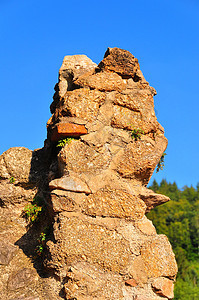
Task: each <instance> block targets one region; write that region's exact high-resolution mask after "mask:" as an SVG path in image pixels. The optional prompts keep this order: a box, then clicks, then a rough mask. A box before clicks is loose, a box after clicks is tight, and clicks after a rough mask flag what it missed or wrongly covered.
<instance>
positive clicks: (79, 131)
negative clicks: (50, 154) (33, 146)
mask: <svg viewBox="0 0 199 300" xmlns="http://www.w3.org/2000/svg"><path fill="white" fill-rule="evenodd" d="M83 134H87V129H86V128H85V126H84V125H79V124H72V123H59V124H57V125H56V126H55V128H54V129H53V131H52V133H51V141H52V142H57V141H59V140H60V139H63V138H66V137H79V136H80V135H83Z"/></svg>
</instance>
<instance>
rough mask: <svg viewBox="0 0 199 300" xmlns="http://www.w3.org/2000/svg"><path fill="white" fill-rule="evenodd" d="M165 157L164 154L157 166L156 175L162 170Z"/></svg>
mask: <svg viewBox="0 0 199 300" xmlns="http://www.w3.org/2000/svg"><path fill="white" fill-rule="evenodd" d="M165 155H167V154H166V153H165V152H164V153H163V154H162V156H161V158H160V161H159V163H158V164H157V168H156V173H158V172H159V171H160V170H163V168H164V158H165Z"/></svg>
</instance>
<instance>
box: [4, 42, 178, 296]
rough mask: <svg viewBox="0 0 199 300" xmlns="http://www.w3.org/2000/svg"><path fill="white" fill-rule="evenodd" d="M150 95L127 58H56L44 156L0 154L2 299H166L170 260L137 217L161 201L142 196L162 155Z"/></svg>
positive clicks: (164, 243) (172, 272)
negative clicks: (59, 144)
mask: <svg viewBox="0 0 199 300" xmlns="http://www.w3.org/2000/svg"><path fill="white" fill-rule="evenodd" d="M155 94H156V91H155V89H154V88H152V87H150V86H149V83H148V82H147V81H146V80H145V78H144V76H143V74H142V72H141V70H140V67H139V64H138V60H137V59H136V58H135V57H134V56H133V55H132V54H131V53H130V52H128V51H126V50H122V49H119V48H112V49H111V48H109V49H108V50H107V52H106V53H105V56H104V59H103V60H102V61H101V62H100V63H99V65H98V66H97V65H96V64H95V63H93V62H92V61H91V60H90V59H89V58H87V57H86V56H85V55H74V56H66V57H65V58H64V61H63V64H62V66H61V68H60V71H59V80H58V83H57V84H56V85H55V94H54V96H53V102H52V104H51V107H50V108H51V112H52V116H51V118H50V119H49V121H48V122H47V139H46V141H45V145H44V147H43V148H42V149H38V150H35V151H30V150H28V149H26V148H23V147H17V148H11V149H9V150H7V151H6V152H4V153H3V154H2V155H0V298H1V299H8V300H14V299H16V300H17V299H18V300H43V299H50V300H51V299H52V300H54V299H57V300H58V299H60V300H61V299H71V300H74V299H76V300H94V299H96V300H104V299H107V300H108V299H109V300H113V299H115V300H120V299H121V300H122V299H123V300H130V299H132V300H135V299H136V300H161V299H172V298H173V282H174V280H175V277H176V273H177V265H176V261H175V256H174V254H173V252H172V249H171V245H170V244H169V242H168V239H167V238H166V236H164V235H158V234H157V233H156V230H155V228H154V226H153V224H152V222H151V221H149V220H148V219H147V217H146V216H145V214H146V212H148V211H149V210H150V209H153V208H154V207H155V206H157V205H160V204H162V203H165V202H167V201H169V198H168V197H166V196H164V195H159V194H155V193H154V192H153V191H151V190H148V189H147V188H146V185H147V183H148V182H149V180H150V177H151V175H152V173H153V171H154V169H155V167H156V165H157V163H158V162H159V160H160V158H161V156H162V154H163V152H164V150H165V149H166V146H167V139H166V138H165V137H164V129H163V128H162V126H161V125H160V124H159V123H158V121H157V119H156V116H155V112H154V101H153V96H154V95H155ZM136 130H142V133H141V135H140V136H137V137H135V136H133V132H135V131H136ZM69 136H73V137H75V139H74V140H72V141H71V142H70V143H68V144H66V145H65V146H64V147H63V148H62V149H60V148H59V147H56V142H57V141H58V140H59V139H61V138H65V137H69ZM12 177H13V178H14V182H13V180H10V179H11V178H12ZM38 199H39V200H38ZM33 200H34V201H33ZM37 201H40V202H37ZM31 205H36V207H37V206H38V205H39V206H40V205H41V206H42V210H41V213H40V214H39V215H38V217H37V218H36V220H35V221H32V222H28V219H30V216H29V218H25V216H26V213H25V211H27V207H28V208H29V210H30V207H31ZM34 207H35V206H34ZM25 208H26V210H25ZM29 213H30V211H29Z"/></svg>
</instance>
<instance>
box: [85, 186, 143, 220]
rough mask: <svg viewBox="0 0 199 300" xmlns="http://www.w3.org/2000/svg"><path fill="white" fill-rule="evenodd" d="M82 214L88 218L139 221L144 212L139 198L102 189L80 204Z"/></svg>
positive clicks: (109, 189)
mask: <svg viewBox="0 0 199 300" xmlns="http://www.w3.org/2000/svg"><path fill="white" fill-rule="evenodd" d="M82 207H83V211H84V213H86V214H88V215H90V216H100V217H117V218H124V219H129V220H137V219H141V218H142V217H143V216H144V214H145V210H146V205H145V203H144V202H143V201H142V200H140V199H139V198H137V197H135V196H132V195H130V194H128V193H126V192H124V191H122V190H119V189H118V190H115V189H111V188H108V187H107V188H104V189H101V190H99V191H98V192H97V193H94V194H91V195H89V196H88V197H86V198H85V199H84V201H83V203H82Z"/></svg>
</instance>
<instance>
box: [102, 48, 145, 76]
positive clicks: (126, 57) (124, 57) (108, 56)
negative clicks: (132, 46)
mask: <svg viewBox="0 0 199 300" xmlns="http://www.w3.org/2000/svg"><path fill="white" fill-rule="evenodd" d="M98 68H100V69H102V70H108V71H113V72H116V73H117V74H119V75H121V76H123V77H124V78H129V77H135V74H136V72H137V70H138V69H139V68H140V67H139V64H138V60H137V58H135V57H134V56H133V55H132V54H131V53H130V52H129V51H126V50H122V49H118V48H108V50H107V51H106V53H105V55H104V59H103V60H102V61H101V62H100V63H99V65H98Z"/></svg>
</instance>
